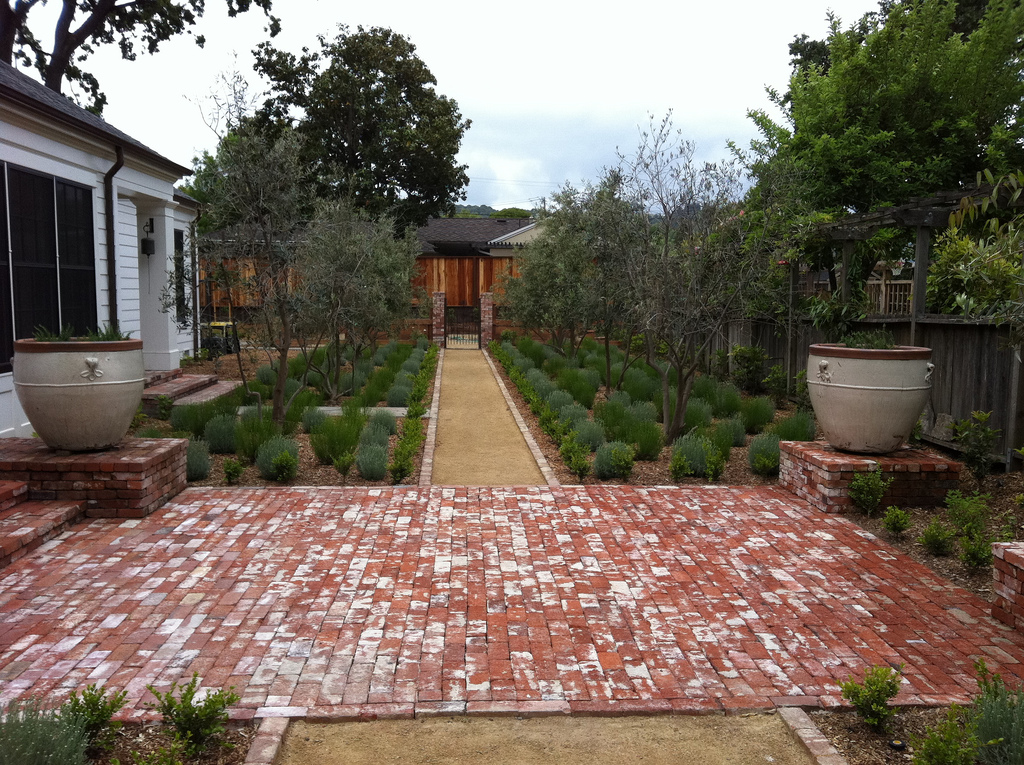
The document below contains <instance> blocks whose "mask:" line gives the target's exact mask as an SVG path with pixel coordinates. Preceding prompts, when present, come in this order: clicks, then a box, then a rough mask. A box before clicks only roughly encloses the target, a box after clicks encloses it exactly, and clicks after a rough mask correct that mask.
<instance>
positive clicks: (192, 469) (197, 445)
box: [185, 438, 210, 481]
mask: <svg viewBox="0 0 1024 765" xmlns="http://www.w3.org/2000/svg"><path fill="white" fill-rule="evenodd" d="M185 475H186V478H187V479H188V480H189V481H202V480H205V479H206V478H207V477H209V475H210V449H209V447H207V445H206V442H205V441H204V440H202V439H201V438H195V439H189V442H188V451H186V452H185Z"/></svg>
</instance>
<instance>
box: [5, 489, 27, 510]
mask: <svg viewBox="0 0 1024 765" xmlns="http://www.w3.org/2000/svg"><path fill="white" fill-rule="evenodd" d="M27 498H28V484H27V483H25V482H24V481H0V512H3V511H4V510H6V509H7V508H9V507H14V506H15V505H17V504H18V503H19V502H24V501H25V500H26V499H27Z"/></svg>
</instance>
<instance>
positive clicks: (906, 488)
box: [779, 441, 962, 513]
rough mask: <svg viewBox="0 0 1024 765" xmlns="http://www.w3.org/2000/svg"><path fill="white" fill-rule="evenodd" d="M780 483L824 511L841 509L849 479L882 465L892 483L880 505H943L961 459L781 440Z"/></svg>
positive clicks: (846, 499) (955, 481)
mask: <svg viewBox="0 0 1024 765" xmlns="http://www.w3.org/2000/svg"><path fill="white" fill-rule="evenodd" d="M779 450H780V462H779V486H781V487H782V488H783V489H787V490H788V491H791V492H793V493H794V494H796V495H797V496H798V497H800V498H801V499H804V500H807V501H808V502H809V503H811V505H813V506H814V507H816V508H818V509H819V510H824V511H825V512H826V513H841V512H844V511H845V510H846V509H847V508H849V507H850V506H851V505H852V504H853V503H852V502H851V500H850V496H849V489H850V481H851V479H852V478H853V476H854V475H856V474H857V473H868V472H871V471H873V470H875V469H876V468H878V467H881V468H882V477H883V478H886V479H888V478H892V479H894V480H893V483H892V484H891V485H890V486H889V489H888V491H887V492H886V493H885V496H884V497H883V498H882V507H885V506H887V505H902V506H910V507H933V506H935V505H941V504H942V503H943V502H944V500H945V498H946V492H948V491H949V490H950V489H958V488H960V471H961V468H962V465H961V464H960V463H959V462H954V461H953V460H949V459H945V458H944V457H938V456H936V455H934V454H930V453H929V452H925V451H922V450H920V449H910V448H905V449H901V450H899V451H896V452H892V453H891V454H876V455H866V454H848V453H846V452H840V451H837V450H836V449H834V448H832V447H831V446H829V445H828V444H827V443H825V442H824V441H783V442H782V443H781V444H780V445H779Z"/></svg>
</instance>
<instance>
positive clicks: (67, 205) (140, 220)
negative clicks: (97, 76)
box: [0, 63, 197, 436]
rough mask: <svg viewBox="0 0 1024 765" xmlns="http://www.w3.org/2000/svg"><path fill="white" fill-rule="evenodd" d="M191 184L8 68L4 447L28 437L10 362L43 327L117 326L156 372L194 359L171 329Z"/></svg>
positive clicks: (3, 126)
mask: <svg viewBox="0 0 1024 765" xmlns="http://www.w3.org/2000/svg"><path fill="white" fill-rule="evenodd" d="M190 172H191V171H190V170H189V168H187V167H184V166H182V165H179V164H177V163H175V162H172V161H171V160H169V159H167V158H165V157H162V156H160V155H159V154H157V153H156V152H155V151H153V150H152V149H149V148H147V147H146V146H145V145H143V144H142V143H140V142H139V141H137V140H136V139H134V138H132V137H131V136H128V135H126V134H125V133H122V132H121V131H120V130H118V129H117V128H114V127H112V126H110V125H108V124H107V123H106V122H104V121H103V120H102V119H100V118H99V117H97V116H95V115H93V114H92V113H90V112H87V111H85V110H84V109H81V108H79V107H78V106H75V105H74V104H73V103H71V101H69V100H68V99H66V98H64V97H63V96H61V95H59V94H57V93H54V92H53V91H51V90H48V89H46V88H45V87H43V86H42V85H40V84H39V83H37V82H36V81H35V80H33V79H32V78H30V77H27V76H26V75H24V74H22V73H21V72H19V71H18V70H17V69H15V68H13V67H11V66H8V65H7V64H2V63H0V216H2V218H0V436H23V435H30V434H31V426H30V425H29V423H28V420H27V418H26V417H25V415H24V413H23V412H22V411H21V407H20V406H19V405H18V402H17V397H16V396H15V394H14V385H13V381H12V379H11V377H12V375H11V356H12V355H13V342H14V340H15V339H16V338H24V337H31V336H32V334H33V331H34V328H35V327H36V326H38V325H44V326H46V327H48V328H50V329H52V330H57V329H59V328H60V327H61V326H64V325H66V324H71V325H73V326H74V327H75V329H76V330H77V331H84V330H85V329H87V328H93V327H103V326H105V325H106V324H108V323H110V322H116V323H117V325H118V326H119V327H120V328H121V330H122V331H124V332H129V333H131V336H132V337H136V338H141V340H142V341H143V353H144V357H145V365H146V369H150V370H162V369H174V368H177V367H178V362H179V359H180V356H181V353H182V352H183V351H186V352H192V351H193V347H192V334H191V332H190V331H187V330H186V331H179V329H178V326H177V323H176V321H175V319H176V316H175V314H176V313H177V312H178V309H179V308H182V307H184V306H181V305H180V304H181V303H182V301H183V300H184V301H187V300H188V299H189V297H190V296H191V288H188V287H186V285H185V283H184V280H185V278H186V274H187V273H189V270H188V269H187V262H188V257H187V255H185V251H186V249H187V247H188V244H189V242H188V233H189V228H190V223H191V222H192V221H193V220H194V219H195V217H196V214H197V206H196V204H195V202H194V200H191V199H190V198H189V197H187V196H185V195H184V194H181V193H176V192H175V190H174V184H175V182H176V181H178V180H179V179H180V178H182V177H183V176H185V175H188V174H189V173H190ZM143 240H147V241H143ZM176 248H177V254H176ZM112 266H113V267H112ZM168 284H170V290H168V289H167V286H168ZM175 287H177V292H176V291H175ZM168 294H169V295H170V296H171V299H170V303H171V304H172V305H171V307H170V310H168V309H167V307H166V306H167V302H168V301H167V298H166V295H168ZM174 303H178V304H179V306H178V307H176V306H174V305H173V304H174Z"/></svg>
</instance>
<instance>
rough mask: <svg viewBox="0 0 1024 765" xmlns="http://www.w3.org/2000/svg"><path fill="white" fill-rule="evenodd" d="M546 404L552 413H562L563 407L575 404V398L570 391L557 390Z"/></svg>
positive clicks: (546, 400)
mask: <svg viewBox="0 0 1024 765" xmlns="http://www.w3.org/2000/svg"><path fill="white" fill-rule="evenodd" d="M545 402H546V403H547V405H548V406H549V407H550V408H551V410H552V411H555V412H560V411H561V410H562V407H563V406H568V405H569V404H571V403H572V402H573V398H572V394H571V393H569V392H568V391H564V390H556V391H554V392H553V393H552V394H551V395H549V396H548V397H547V399H545Z"/></svg>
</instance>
